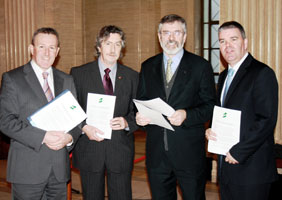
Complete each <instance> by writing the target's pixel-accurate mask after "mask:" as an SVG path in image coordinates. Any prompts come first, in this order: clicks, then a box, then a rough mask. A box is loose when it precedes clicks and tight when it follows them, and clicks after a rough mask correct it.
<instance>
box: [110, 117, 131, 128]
mask: <svg viewBox="0 0 282 200" xmlns="http://www.w3.org/2000/svg"><path fill="white" fill-rule="evenodd" d="M110 125H111V128H112V129H113V130H123V129H125V128H126V127H128V123H127V121H126V120H125V119H124V118H123V117H115V118H113V119H112V120H111V121H110Z"/></svg>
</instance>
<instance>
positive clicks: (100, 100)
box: [86, 93, 116, 139]
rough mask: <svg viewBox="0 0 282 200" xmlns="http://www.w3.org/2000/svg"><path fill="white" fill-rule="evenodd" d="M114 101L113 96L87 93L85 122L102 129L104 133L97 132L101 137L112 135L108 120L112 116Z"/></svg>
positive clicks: (108, 137)
mask: <svg viewBox="0 0 282 200" xmlns="http://www.w3.org/2000/svg"><path fill="white" fill-rule="evenodd" d="M115 103H116V97H115V96H111V95H104V94H95V93H88V97H87V111H86V113H87V120H86V123H87V124H88V125H91V126H94V127H96V128H98V129H100V130H101V131H103V132H104V135H101V134H98V135H99V137H101V138H105V139H111V137H112V128H111V125H110V121H111V119H113V116H114V110H115Z"/></svg>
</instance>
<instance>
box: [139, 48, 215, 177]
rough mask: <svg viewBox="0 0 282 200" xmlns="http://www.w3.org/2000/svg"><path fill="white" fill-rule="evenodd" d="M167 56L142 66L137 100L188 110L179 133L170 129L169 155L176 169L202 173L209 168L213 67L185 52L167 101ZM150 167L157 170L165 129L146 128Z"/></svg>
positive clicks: (162, 149)
mask: <svg viewBox="0 0 282 200" xmlns="http://www.w3.org/2000/svg"><path fill="white" fill-rule="evenodd" d="M162 63H163V54H162V53H161V54H158V55H156V56H154V57H152V58H149V59H148V60H146V61H145V62H144V63H143V64H142V68H141V72H140V77H139V86H138V93H137V98H138V99H140V100H148V99H153V98H157V97H160V98H161V99H162V100H164V101H165V102H167V103H168V104H169V105H170V106H172V107H173V108H174V109H175V110H177V109H184V110H186V112H187V118H186V119H185V120H184V122H183V123H182V125H181V126H174V127H173V128H174V129H175V132H173V131H170V130H167V132H168V133H167V137H168V148H169V150H168V155H169V158H170V160H171V163H173V165H174V166H175V167H176V169H185V170H191V171H192V172H193V174H197V173H202V172H203V170H204V167H205V127H204V124H205V122H207V121H208V120H209V119H210V118H211V115H212V111H213V106H214V104H215V84H214V78H213V72H212V67H211V65H210V64H209V63H208V62H207V61H206V60H204V59H203V58H201V57H199V56H196V55H194V54H192V53H189V52H187V51H184V55H183V57H182V59H181V62H180V64H179V66H178V71H177V75H176V78H175V81H174V84H173V86H172V89H171V92H170V96H169V97H168V99H167V98H166V93H165V89H164V81H163V75H162V66H163V65H162ZM146 131H147V140H146V158H147V160H146V164H147V166H148V167H157V166H158V165H159V164H160V162H161V159H162V155H163V152H164V151H165V149H164V139H163V138H164V128H162V127H159V126H156V125H148V126H146Z"/></svg>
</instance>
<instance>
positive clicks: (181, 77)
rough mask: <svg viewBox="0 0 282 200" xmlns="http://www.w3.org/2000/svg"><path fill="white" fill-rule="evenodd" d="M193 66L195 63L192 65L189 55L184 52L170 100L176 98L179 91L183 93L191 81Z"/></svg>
mask: <svg viewBox="0 0 282 200" xmlns="http://www.w3.org/2000/svg"><path fill="white" fill-rule="evenodd" d="M192 64H193V63H191V62H190V59H189V54H188V53H187V52H186V51H184V54H183V57H182V59H181V61H180V63H179V66H178V70H177V74H176V77H175V80H174V83H173V86H172V88H171V92H170V95H169V99H168V100H170V99H173V98H175V97H174V96H175V94H178V91H181V90H182V89H183V88H184V87H185V86H186V84H187V82H188V81H189V79H190V75H191V68H190V65H192Z"/></svg>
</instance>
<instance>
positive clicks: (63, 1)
mask: <svg viewBox="0 0 282 200" xmlns="http://www.w3.org/2000/svg"><path fill="white" fill-rule="evenodd" d="M82 8H83V4H82V0H60V1H57V0H39V1H38V2H37V4H36V8H35V10H36V11H38V12H36V19H38V20H37V27H38V28H39V27H43V26H50V27H53V28H55V29H56V30H57V31H58V33H59V36H60V43H61V45H60V47H61V50H60V53H59V56H58V58H57V59H56V63H55V65H56V67H57V68H58V69H60V70H62V71H65V72H66V73H69V71H70V68H71V67H73V66H76V65H80V64H82V63H84V62H85V59H84V50H83V48H84V42H83V39H84V38H83V15H82Z"/></svg>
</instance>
